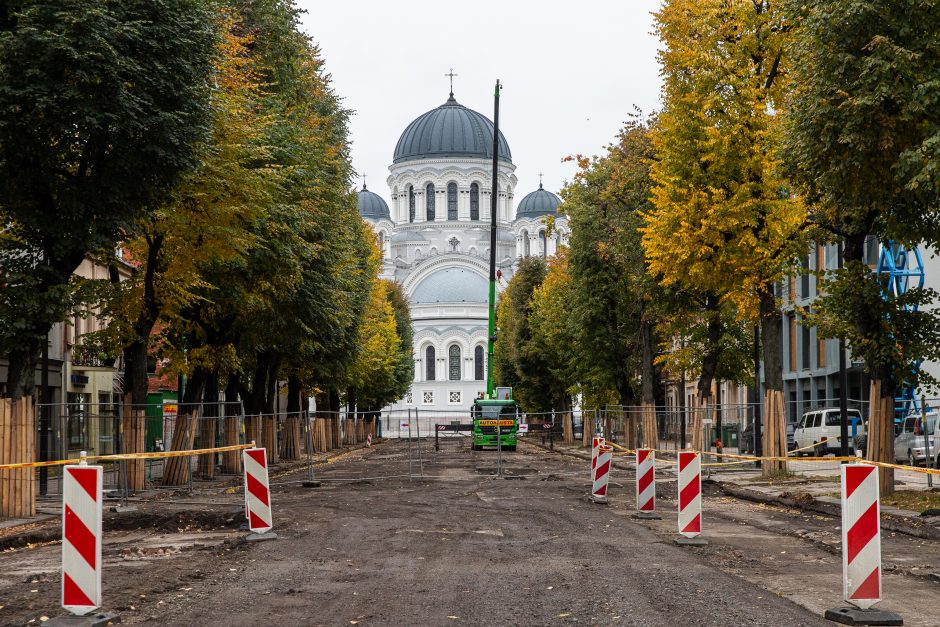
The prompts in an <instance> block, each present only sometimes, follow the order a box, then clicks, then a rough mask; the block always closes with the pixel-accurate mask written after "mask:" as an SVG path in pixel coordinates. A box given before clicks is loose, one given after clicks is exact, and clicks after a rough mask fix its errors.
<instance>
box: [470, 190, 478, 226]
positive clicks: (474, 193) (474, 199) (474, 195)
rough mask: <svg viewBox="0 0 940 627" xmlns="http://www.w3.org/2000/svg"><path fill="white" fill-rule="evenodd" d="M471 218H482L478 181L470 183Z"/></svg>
mask: <svg viewBox="0 0 940 627" xmlns="http://www.w3.org/2000/svg"><path fill="white" fill-rule="evenodd" d="M470 219H471V220H479V219H480V186H479V185H477V184H476V183H471V184H470Z"/></svg>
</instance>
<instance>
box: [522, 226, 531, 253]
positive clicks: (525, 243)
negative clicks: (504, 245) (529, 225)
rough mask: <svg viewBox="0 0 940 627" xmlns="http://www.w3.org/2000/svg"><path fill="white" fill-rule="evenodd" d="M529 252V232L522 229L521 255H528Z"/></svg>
mask: <svg viewBox="0 0 940 627" xmlns="http://www.w3.org/2000/svg"><path fill="white" fill-rule="evenodd" d="M529 252H530V251H529V232H528V231H523V232H522V256H523V257H528V256H529Z"/></svg>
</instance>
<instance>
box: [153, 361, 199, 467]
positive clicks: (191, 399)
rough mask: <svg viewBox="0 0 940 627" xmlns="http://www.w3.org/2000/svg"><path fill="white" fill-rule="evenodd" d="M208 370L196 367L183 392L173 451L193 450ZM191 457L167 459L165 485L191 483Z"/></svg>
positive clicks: (171, 447)
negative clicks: (200, 403) (200, 401)
mask: <svg viewBox="0 0 940 627" xmlns="http://www.w3.org/2000/svg"><path fill="white" fill-rule="evenodd" d="M205 381H206V371H205V370H203V369H202V368H196V370H195V371H194V372H193V374H192V376H191V377H190V378H189V381H188V382H187V383H186V391H185V393H184V394H183V404H182V405H181V406H180V408H179V412H178V415H177V418H176V427H175V428H174V430H173V443H172V445H171V446H170V450H171V451H189V450H192V448H193V444H194V442H195V440H196V422H197V420H198V416H199V400H200V399H201V398H202V392H203V389H204V387H205ZM191 463H192V460H191V459H190V457H170V458H168V459H167V460H166V466H165V470H164V471H163V485H166V486H181V485H186V484H187V483H189V479H190V473H191V472H192V466H191Z"/></svg>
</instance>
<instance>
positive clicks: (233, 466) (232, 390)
mask: <svg viewBox="0 0 940 627" xmlns="http://www.w3.org/2000/svg"><path fill="white" fill-rule="evenodd" d="M224 407H225V419H224V420H223V421H222V441H223V442H224V443H225V446H236V445H238V444H240V443H241V442H240V440H241V429H239V426H240V425H239V423H240V420H239V414H240V411H239V409H240V408H239V405H238V382H237V381H236V380H235V376H234V375H229V378H228V384H227V385H226V386H225V405H224ZM241 470H242V456H241V452H239V451H230V452H228V453H222V472H224V473H225V474H227V475H237V474H239V473H240V472H241Z"/></svg>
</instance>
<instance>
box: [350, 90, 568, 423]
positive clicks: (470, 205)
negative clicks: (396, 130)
mask: <svg viewBox="0 0 940 627" xmlns="http://www.w3.org/2000/svg"><path fill="white" fill-rule="evenodd" d="M492 155H493V122H492V121H491V120H490V119H489V118H487V117H486V116H484V115H482V114H481V113H478V112H477V111H474V110H472V109H468V108H467V107H465V106H463V105H461V104H460V103H458V102H457V101H456V100H455V99H454V94H453V93H451V94H450V98H448V99H447V101H446V102H445V103H444V104H442V105H441V106H439V107H437V108H436V109H432V110H431V111H428V112H427V113H424V114H423V115H421V116H419V117H418V118H417V119H415V120H414V121H413V122H412V123H411V124H409V125H408V127H407V128H406V129H405V130H404V132H403V133H402V134H401V137H400V138H399V140H398V145H397V146H395V154H394V156H393V158H392V164H391V165H390V166H389V172H390V174H389V177H388V179H387V182H388V187H389V192H390V194H391V207H389V204H388V203H386V202H385V200H384V199H383V198H382V197H381V196H379V195H378V194H375V193H373V192H371V191H369V190H368V189H366V186H365V185H363V188H362V190H361V191H360V192H359V213H360V214H361V215H362V217H363V218H364V219H365V220H366V221H367V222H369V223H370V224H371V225H372V227H373V228H374V229H375V231H376V233H377V234H378V237H379V242H380V244H381V246H382V253H383V269H382V276H383V277H384V278H388V279H393V280H395V281H397V282H398V283H399V284H401V286H402V288H403V290H404V292H405V295H406V297H407V298H408V300H409V302H410V304H411V318H412V323H413V326H414V358H415V378H414V383H413V384H412V386H411V389H410V390H409V391H408V393H407V394H406V395H405V398H403V399H401V400H400V401H399V402H397V403H395V404H393V405H392V406H391V409H408V408H417V409H419V410H421V411H424V410H435V411H447V410H451V411H453V410H461V411H465V410H466V409H468V408H469V406H470V404H471V403H472V402H473V399H474V398H476V397H477V395H478V394H480V393H482V392H484V391H485V390H486V361H485V360H486V332H487V313H488V310H487V305H488V303H487V297H488V293H489V280H488V277H489V254H490V193H491V189H492V167H493V165H492V164H493V160H492ZM515 170H516V166H515V165H514V164H513V162H512V153H511V152H510V150H509V144H508V142H507V141H506V138H505V137H504V136H503V134H502V133H500V134H499V180H498V181H497V184H498V190H499V196H498V198H497V201H496V220H497V238H496V267H497V270H498V271H499V273H500V274H501V275H502V276H501V278H500V279H499V281H498V282H497V293H499V292H501V291H502V289H503V288H505V286H506V284H507V282H508V281H509V279H510V278H511V277H512V275H513V271H514V269H515V268H516V266H517V264H518V263H519V260H520V259H522V258H523V257H526V256H530V255H539V256H541V257H543V258H547V257H550V256H552V255H553V254H554V253H555V251H556V250H557V248H558V246H559V245H560V244H567V240H568V235H569V229H568V221H567V219H566V218H565V216H564V215H562V214H556V209H557V208H558V206H559V205H560V204H561V199H560V198H559V197H558V196H556V195H555V194H553V193H552V192H550V191H548V190H545V189H542V185H541V184H539V189H537V190H535V191H533V192H531V193H529V194H526V195H525V196H524V197H523V198H522V201H521V202H519V204H518V206H516V207H515V208H514V207H513V204H514V198H515V195H516V182H517V180H516V176H515V174H514V172H515ZM547 216H555V223H554V226H553V228H552V229H549V228H548V224H547V220H546V217H547Z"/></svg>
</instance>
